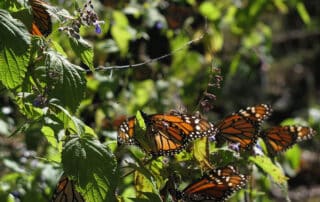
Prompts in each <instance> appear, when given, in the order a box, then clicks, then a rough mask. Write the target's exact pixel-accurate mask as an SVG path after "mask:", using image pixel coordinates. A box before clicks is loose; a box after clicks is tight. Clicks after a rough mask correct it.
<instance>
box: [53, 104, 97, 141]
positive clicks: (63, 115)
mask: <svg viewBox="0 0 320 202" xmlns="http://www.w3.org/2000/svg"><path fill="white" fill-rule="evenodd" d="M50 105H52V106H54V107H56V108H57V109H59V110H60V111H61V112H60V113H58V114H57V118H58V119H59V120H60V121H62V122H63V124H64V128H67V129H71V130H72V131H73V132H74V133H76V134H78V135H80V136H85V135H92V136H96V134H95V133H94V131H93V130H92V129H91V128H90V127H89V126H87V125H86V124H84V123H83V122H82V121H81V120H80V119H78V118H77V117H75V116H72V115H71V114H70V113H69V112H68V110H66V109H65V108H63V107H62V106H60V105H58V104H55V103H50ZM58 126H60V125H58Z"/></svg>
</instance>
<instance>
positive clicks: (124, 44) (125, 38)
mask: <svg viewBox="0 0 320 202" xmlns="http://www.w3.org/2000/svg"><path fill="white" fill-rule="evenodd" d="M113 19H114V22H115V23H114V24H113V26H111V34H112V37H113V38H114V39H115V41H116V42H117V45H118V46H119V48H120V53H121V55H122V56H124V55H125V54H126V53H127V52H128V48H129V41H130V39H132V36H134V34H135V33H133V30H132V29H130V27H129V22H128V19H127V17H126V16H125V15H124V14H123V13H121V12H118V11H114V12H113Z"/></svg>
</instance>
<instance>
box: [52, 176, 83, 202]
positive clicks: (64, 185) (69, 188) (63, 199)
mask: <svg viewBox="0 0 320 202" xmlns="http://www.w3.org/2000/svg"><path fill="white" fill-rule="evenodd" d="M51 201H52V202H85V200H84V198H83V197H82V196H81V194H80V193H79V192H78V191H77V190H76V189H75V185H74V182H73V181H72V180H70V179H69V178H68V177H67V176H62V177H61V178H60V180H59V182H58V184H57V187H56V190H55V192H54V193H53V196H52V199H51Z"/></svg>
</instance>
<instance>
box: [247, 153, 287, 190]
mask: <svg viewBox="0 0 320 202" xmlns="http://www.w3.org/2000/svg"><path fill="white" fill-rule="evenodd" d="M249 160H250V161H252V162H253V163H254V164H255V165H257V166H258V167H260V168H261V169H262V170H263V171H264V172H266V173H267V174H268V175H270V176H271V178H272V179H273V181H274V182H276V183H277V184H279V185H284V184H286V181H287V180H288V178H287V177H286V176H285V175H284V174H283V172H282V170H281V169H280V168H279V167H278V166H276V165H275V164H274V163H272V161H271V159H270V158H269V157H267V156H251V157H249Z"/></svg>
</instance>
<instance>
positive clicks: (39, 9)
mask: <svg viewBox="0 0 320 202" xmlns="http://www.w3.org/2000/svg"><path fill="white" fill-rule="evenodd" d="M29 3H30V5H31V8H32V15H33V22H32V25H31V26H32V27H31V31H30V32H31V34H32V35H37V36H42V35H43V36H48V35H49V34H50V33H51V32H52V22H51V18H50V15H49V13H48V11H47V8H46V6H48V4H47V3H46V2H45V1H42V0H29Z"/></svg>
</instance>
